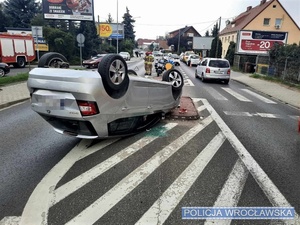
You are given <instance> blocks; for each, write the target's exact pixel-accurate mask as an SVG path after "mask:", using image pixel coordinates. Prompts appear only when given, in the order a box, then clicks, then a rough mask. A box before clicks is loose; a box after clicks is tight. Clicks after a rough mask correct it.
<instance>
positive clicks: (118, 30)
mask: <svg viewBox="0 0 300 225" xmlns="http://www.w3.org/2000/svg"><path fill="white" fill-rule="evenodd" d="M97 30H98V34H99V36H100V37H101V38H108V39H117V38H118V39H123V38H124V24H122V23H119V24H118V23H99V24H98V25H97Z"/></svg>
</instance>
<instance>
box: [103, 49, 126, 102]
mask: <svg viewBox="0 0 300 225" xmlns="http://www.w3.org/2000/svg"><path fill="white" fill-rule="evenodd" d="M98 72H99V74H100V76H101V78H102V83H103V86H104V88H105V90H106V92H107V94H108V95H110V96H111V97H112V98H120V97H122V96H123V95H124V94H125V93H126V91H127V89H128V86H129V77H128V68H127V63H126V61H125V60H124V58H123V57H122V56H120V55H118V54H108V55H106V56H104V57H103V58H102V60H101V62H100V63H99V66H98Z"/></svg>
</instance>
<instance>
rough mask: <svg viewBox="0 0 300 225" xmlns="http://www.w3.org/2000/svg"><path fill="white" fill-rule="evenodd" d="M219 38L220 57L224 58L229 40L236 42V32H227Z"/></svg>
mask: <svg viewBox="0 0 300 225" xmlns="http://www.w3.org/2000/svg"><path fill="white" fill-rule="evenodd" d="M220 39H221V41H222V56H221V57H222V58H225V56H226V53H227V50H228V47H229V44H230V42H231V41H233V42H235V43H237V33H236V32H234V33H228V34H225V35H222V36H220Z"/></svg>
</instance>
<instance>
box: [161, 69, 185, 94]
mask: <svg viewBox="0 0 300 225" xmlns="http://www.w3.org/2000/svg"><path fill="white" fill-rule="evenodd" d="M162 80H163V81H167V82H172V90H173V91H178V90H182V87H183V85H184V80H183V76H182V74H181V73H180V72H179V71H178V70H176V69H171V70H167V71H165V72H164V74H163V76H162Z"/></svg>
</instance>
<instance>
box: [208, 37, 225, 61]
mask: <svg viewBox="0 0 300 225" xmlns="http://www.w3.org/2000/svg"><path fill="white" fill-rule="evenodd" d="M217 42H219V43H217ZM217 48H218V51H217ZM221 56H222V41H221V40H220V38H219V37H218V36H217V37H215V38H214V39H213V41H212V43H211V49H210V52H209V57H212V58H221Z"/></svg>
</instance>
